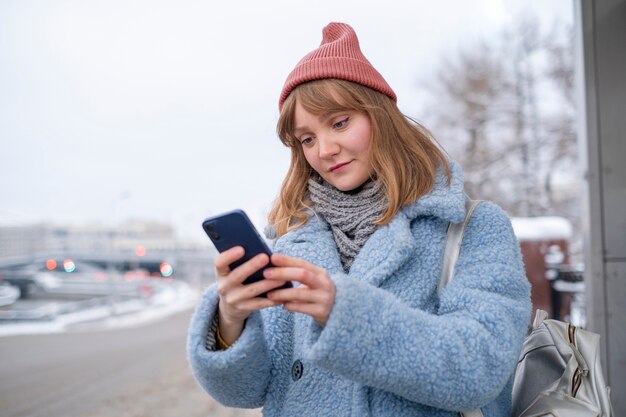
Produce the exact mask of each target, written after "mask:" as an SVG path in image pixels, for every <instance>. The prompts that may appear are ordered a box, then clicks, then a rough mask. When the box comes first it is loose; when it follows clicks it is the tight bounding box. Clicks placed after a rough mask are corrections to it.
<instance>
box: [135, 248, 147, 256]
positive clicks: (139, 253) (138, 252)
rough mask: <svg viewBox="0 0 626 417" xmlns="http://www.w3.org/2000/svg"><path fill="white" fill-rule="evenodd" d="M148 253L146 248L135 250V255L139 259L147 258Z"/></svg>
mask: <svg viewBox="0 0 626 417" xmlns="http://www.w3.org/2000/svg"><path fill="white" fill-rule="evenodd" d="M146 253H147V251H146V248H145V247H143V246H137V247H136V248H135V255H137V256H139V257H141V256H146Z"/></svg>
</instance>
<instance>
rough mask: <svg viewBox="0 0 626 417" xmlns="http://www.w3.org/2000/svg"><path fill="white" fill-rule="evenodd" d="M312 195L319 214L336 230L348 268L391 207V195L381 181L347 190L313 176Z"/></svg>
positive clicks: (340, 255)
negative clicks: (387, 208) (386, 191)
mask: <svg viewBox="0 0 626 417" xmlns="http://www.w3.org/2000/svg"><path fill="white" fill-rule="evenodd" d="M309 198H310V199H311V202H312V203H313V205H314V207H313V208H314V209H315V211H316V212H317V213H319V214H321V215H322V216H324V219H326V221H327V222H328V223H329V224H330V227H331V229H332V231H333V238H334V239H335V244H336V245H337V249H338V250H339V257H340V259H341V264H342V265H343V269H344V271H346V272H348V271H349V270H350V267H351V266H352V263H353V262H354V258H356V256H357V255H358V254H359V252H360V250H361V248H362V247H363V245H365V242H367V239H369V237H370V236H371V235H372V233H374V231H375V230H376V227H377V226H376V225H375V224H373V222H374V221H375V220H376V219H378V218H379V217H380V215H381V213H382V212H383V211H384V210H385V208H386V207H387V197H386V195H385V192H384V190H383V188H382V185H381V184H380V182H378V181H368V182H366V183H365V184H364V185H362V186H361V187H359V188H357V189H356V190H353V191H349V192H343V191H340V190H338V189H336V188H335V187H333V186H332V185H330V184H329V183H327V182H326V181H324V180H323V179H321V178H311V179H309Z"/></svg>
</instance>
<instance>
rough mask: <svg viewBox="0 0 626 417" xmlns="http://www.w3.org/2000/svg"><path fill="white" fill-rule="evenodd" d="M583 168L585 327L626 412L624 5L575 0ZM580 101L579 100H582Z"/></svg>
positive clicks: (624, 0)
mask: <svg viewBox="0 0 626 417" xmlns="http://www.w3.org/2000/svg"><path fill="white" fill-rule="evenodd" d="M574 4H575V8H576V16H577V36H578V41H579V42H578V46H579V49H578V50H579V52H581V54H580V55H579V58H580V59H579V64H580V66H579V69H580V72H579V80H580V83H581V84H580V85H581V87H582V88H581V89H580V91H581V98H582V99H583V100H582V101H581V103H584V104H585V106H584V107H585V108H584V109H581V110H584V111H581V112H580V114H581V120H580V131H579V132H580V138H581V148H582V149H581V155H582V156H583V159H585V160H584V161H582V162H583V163H584V164H585V165H586V167H585V168H586V171H585V173H586V175H585V177H586V203H585V209H586V215H585V219H586V224H585V230H584V233H585V251H586V254H585V258H586V259H585V263H586V276H585V279H586V282H587V283H588V286H587V287H588V294H587V297H588V301H587V302H588V306H589V309H588V323H589V325H588V327H589V328H590V329H591V330H594V331H596V332H598V333H600V334H601V335H602V342H603V346H602V347H603V356H604V357H603V361H604V367H605V369H606V375H607V376H608V379H609V383H610V385H611V388H612V391H613V395H612V398H613V407H614V412H615V415H616V416H624V415H626V0H575V2H574ZM582 96H584V97H582Z"/></svg>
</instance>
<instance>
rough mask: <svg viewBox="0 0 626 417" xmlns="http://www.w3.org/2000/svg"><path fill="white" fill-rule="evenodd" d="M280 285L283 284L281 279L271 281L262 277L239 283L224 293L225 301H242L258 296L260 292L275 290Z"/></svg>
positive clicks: (232, 302) (233, 302)
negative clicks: (255, 280)
mask: <svg viewBox="0 0 626 417" xmlns="http://www.w3.org/2000/svg"><path fill="white" fill-rule="evenodd" d="M282 285H284V282H282V281H272V280H269V279H262V280H260V281H257V282H254V283H252V284H247V285H240V286H238V287H236V288H233V289H232V290H230V292H229V293H228V294H227V295H226V302H227V303H229V304H235V303H242V302H244V301H246V300H249V299H252V298H258V297H259V296H260V295H261V294H264V293H266V292H268V291H271V290H275V289H276V288H279V287H281V286H282Z"/></svg>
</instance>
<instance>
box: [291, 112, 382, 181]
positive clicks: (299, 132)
mask: <svg viewBox="0 0 626 417" xmlns="http://www.w3.org/2000/svg"><path fill="white" fill-rule="evenodd" d="M294 126H295V129H294V132H293V133H294V136H295V137H296V138H297V139H298V141H299V142H300V146H301V147H302V151H303V152H304V157H305V158H306V160H307V161H308V163H309V165H311V167H312V168H313V169H314V170H315V171H316V172H317V173H318V174H319V175H321V177H322V178H324V179H325V180H326V181H327V182H328V183H329V184H331V185H332V186H334V187H335V188H337V189H339V190H341V191H350V190H354V189H355V188H358V187H360V186H361V185H363V184H364V183H365V182H366V181H367V180H368V179H369V178H370V176H371V174H372V171H373V170H372V166H371V164H370V160H369V153H368V151H369V145H370V141H371V137H372V127H371V123H370V120H369V117H368V116H367V115H365V114H363V113H359V112H356V111H353V110H345V111H340V112H336V113H329V114H325V115H322V116H317V115H315V114H312V113H309V112H308V111H306V110H305V109H304V108H303V107H302V106H301V105H300V103H296V108H295V113H294Z"/></svg>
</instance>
